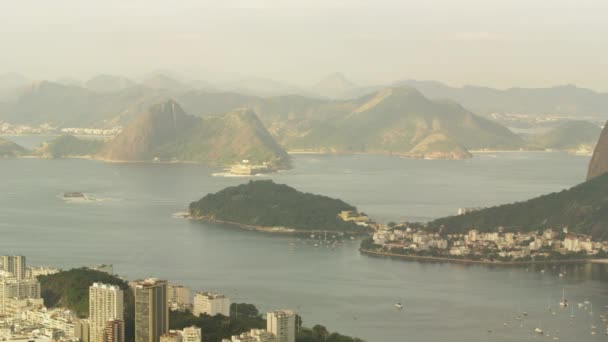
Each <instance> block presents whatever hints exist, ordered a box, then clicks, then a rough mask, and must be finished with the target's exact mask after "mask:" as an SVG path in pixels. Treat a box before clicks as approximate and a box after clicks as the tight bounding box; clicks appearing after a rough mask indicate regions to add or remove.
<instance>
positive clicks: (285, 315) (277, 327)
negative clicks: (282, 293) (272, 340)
mask: <svg viewBox="0 0 608 342" xmlns="http://www.w3.org/2000/svg"><path fill="white" fill-rule="evenodd" d="M266 330H268V331H269V332H271V333H273V334H274V335H275V336H276V339H277V340H276V342H295V340H296V313H295V312H293V311H292V310H275V311H272V312H269V313H267V314H266Z"/></svg>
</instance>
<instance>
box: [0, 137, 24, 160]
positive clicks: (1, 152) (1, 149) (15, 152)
mask: <svg viewBox="0 0 608 342" xmlns="http://www.w3.org/2000/svg"><path fill="white" fill-rule="evenodd" d="M26 152H27V150H26V149H25V148H23V147H21V146H19V145H17V144H15V143H14V142H12V141H8V140H6V139H2V138H0V158H7V157H18V156H21V155H23V154H24V153H26Z"/></svg>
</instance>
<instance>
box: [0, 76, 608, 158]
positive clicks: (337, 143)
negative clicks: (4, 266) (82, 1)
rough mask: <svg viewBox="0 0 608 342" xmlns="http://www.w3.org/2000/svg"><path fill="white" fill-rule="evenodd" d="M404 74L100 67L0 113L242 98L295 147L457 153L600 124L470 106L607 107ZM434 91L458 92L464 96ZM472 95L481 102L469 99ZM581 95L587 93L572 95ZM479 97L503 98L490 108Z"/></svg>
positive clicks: (541, 143) (29, 116) (78, 119)
mask: <svg viewBox="0 0 608 342" xmlns="http://www.w3.org/2000/svg"><path fill="white" fill-rule="evenodd" d="M12 78H13V79H15V81H12V82H13V83H10V82H8V80H9V79H10V77H9V78H7V81H5V83H6V84H9V83H10V84H22V83H23V79H21V81H19V78H18V77H14V76H13V77H12ZM15 82H16V83H15ZM20 82H21V83H20ZM403 83H406V84H412V85H413V86H414V87H416V89H414V88H412V87H411V86H405V85H400V86H392V87H382V88H381V87H360V86H358V85H357V84H355V83H353V82H351V81H350V80H348V79H347V78H346V77H345V76H344V75H342V74H339V73H336V74H332V75H329V76H328V77H327V78H325V79H323V80H321V81H320V82H318V83H317V84H315V85H313V86H311V87H309V88H308V89H306V90H303V89H302V88H298V87H292V88H290V90H289V91H292V92H294V93H298V92H299V93H306V94H308V96H303V95H281V96H270V94H276V93H281V92H283V91H282V90H280V89H283V90H285V89H287V88H289V87H287V88H285V87H284V84H281V83H280V82H274V81H270V80H265V79H250V80H247V81H246V82H243V83H240V85H237V84H234V85H233V86H234V89H239V90H240V91H241V92H243V93H237V92H226V91H218V90H215V89H213V87H212V86H211V85H209V84H207V83H205V82H203V81H197V82H195V81H192V82H185V81H181V80H178V79H176V78H174V77H171V76H168V75H166V74H162V73H155V74H151V75H148V76H146V77H144V78H142V79H140V80H139V81H137V82H136V81H132V80H130V79H127V78H124V77H119V76H111V75H99V76H96V77H93V78H91V79H90V80H88V81H87V82H85V83H84V86H75V85H65V84H60V83H56V82H50V81H42V82H35V83H33V84H31V85H29V86H28V87H26V88H25V89H24V90H20V92H19V94H20V95H19V96H18V97H16V98H13V99H12V100H6V99H5V100H2V98H1V97H0V121H6V122H10V123H17V124H28V125H40V124H43V123H49V124H52V125H55V126H59V127H113V126H117V125H120V126H126V125H129V124H130V123H131V122H132V121H133V120H134V119H135V117H136V116H137V115H138V114H139V113H142V112H144V111H146V110H147V109H148V108H149V107H150V106H151V105H153V104H155V103H158V102H162V101H166V100H168V99H175V100H176V101H177V102H178V103H179V104H180V105H181V106H182V107H183V108H184V111H185V112H188V113H191V114H192V115H195V116H198V117H212V116H218V115H222V114H223V113H226V112H230V111H233V110H235V109H238V108H249V109H252V110H253V111H254V112H255V113H256V114H257V116H259V119H260V120H261V121H262V122H263V124H264V125H265V126H266V128H267V129H268V131H269V132H270V133H271V135H272V136H273V137H274V138H275V139H276V141H278V142H279V143H280V144H282V145H283V146H285V147H286V148H288V149H291V150H306V151H316V152H336V153H385V154H396V155H403V156H411V157H425V158H452V159H459V158H467V157H470V153H469V150H472V149H490V150H494V149H508V150H513V149H520V148H532V149H546V148H552V149H576V148H577V146H578V147H580V146H579V145H585V146H586V145H587V144H589V143H590V142H592V141H593V140H594V137H595V134H597V130H598V128H597V127H595V126H593V125H590V124H584V123H580V122H579V123H576V124H575V123H569V124H565V125H564V126H559V127H557V128H555V130H553V131H551V132H548V133H546V134H537V135H534V136H528V137H527V139H526V140H524V139H522V138H521V137H520V136H518V135H515V134H513V133H512V132H510V131H509V130H508V129H506V128H505V127H504V126H503V125H500V124H497V123H495V122H492V121H488V120H487V119H484V118H482V117H480V116H478V115H475V114H474V112H475V111H473V112H471V111H470V109H471V108H477V109H479V110H480V112H486V113H487V112H491V111H492V110H493V109H497V110H507V111H509V110H514V111H517V110H520V109H517V108H515V107H510V105H507V104H509V103H511V101H514V102H516V103H517V105H518V106H521V109H523V108H527V109H529V110H530V111H531V112H535V113H536V110H537V109H538V110H539V111H538V112H542V110H540V109H539V108H548V109H547V110H548V111H555V112H557V113H562V112H563V113H566V112H567V113H570V114H572V115H574V116H576V115H579V114H580V115H583V114H584V115H587V114H589V115H601V113H600V109H598V108H603V107H601V104H602V99H603V98H604V95H605V94H600V93H595V92H592V91H589V90H584V89H579V88H575V87H570V86H567V87H556V88H547V89H512V90H508V91H499V90H495V89H490V88H481V87H463V88H453V87H448V86H444V85H442V84H440V83H436V82H418V81H406V82H403ZM0 84H2V80H1V78H0ZM201 88H204V89H201ZM246 88H247V89H254V88H255V89H258V90H260V92H257V91H256V92H254V91H251V92H250V91H248V90H246ZM420 89H422V90H421V91H420ZM244 93H249V94H244ZM253 93H257V94H259V93H265V94H267V95H269V96H267V97H260V96H255V95H252V94H253ZM424 93H426V95H427V96H424ZM361 94H364V95H361ZM328 97H329V98H341V99H339V100H338V99H329V98H328ZM351 97H354V98H351ZM429 97H438V98H439V97H445V98H452V99H454V98H458V99H461V100H462V101H464V103H468V105H464V106H461V105H460V104H458V103H457V102H455V101H453V100H447V99H436V100H433V99H430V98H429ZM348 98H351V99H348ZM475 99H477V101H478V103H477V104H475V103H473V102H474V101H473V100H475ZM577 101H582V102H581V103H580V104H577V105H567V104H566V103H575V102H576V103H578V102H577ZM483 103H486V104H488V105H492V106H497V107H495V108H494V107H493V109H492V110H490V109H488V108H489V107H484V106H485V105H484V104H483ZM480 104H481V105H480ZM528 105H529V106H528ZM500 106H502V107H501V108H502V109H500V108H498V107H500ZM482 107H484V108H485V109H483V108H482ZM535 108H536V109H535ZM606 108H608V106H607V107H606ZM588 147H589V148H592V145H590V146H588Z"/></svg>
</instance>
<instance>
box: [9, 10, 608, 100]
mask: <svg viewBox="0 0 608 342" xmlns="http://www.w3.org/2000/svg"><path fill="white" fill-rule="evenodd" d="M607 18H608V1H607V0H570V1H565V0H504V1H503V0H417V1H409V0H369V1H360V0H306V1H290V0H273V1H271V0H234V1H233V0H218V1H202V0H198V1H193V0H174V1H160V0H146V1H128V0H103V1H102V0H99V1H92V0H52V1H46V0H38V1H33V0H18V1H8V0H7V1H1V2H0V44H1V45H0V46H1V48H0V73H2V72H8V71H17V72H20V73H23V74H25V75H26V76H28V77H31V78H37V79H39V78H51V79H53V78H59V77H65V76H71V77H75V78H87V77H89V76H92V75H94V74H97V73H112V74H123V75H127V76H131V77H133V76H137V75H141V74H143V73H146V72H149V71H151V70H154V69H159V68H164V69H172V70H175V71H178V72H181V73H184V74H186V75H188V76H190V77H192V78H201V77H212V76H213V77H216V76H217V75H218V74H224V73H226V74H232V75H235V74H236V75H250V76H260V77H267V78H273V79H277V80H281V81H287V82H290V83H293V84H302V85H305V84H310V83H314V82H315V81H317V80H318V79H320V78H321V77H323V76H325V75H326V74H328V73H331V72H335V71H340V72H343V73H345V74H346V75H347V76H348V77H350V78H351V79H352V80H354V81H355V82H358V83H362V84H370V83H385V82H390V81H395V80H398V79H406V78H414V79H433V80H440V81H444V82H446V83H449V84H453V85H462V84H478V85H489V86H496V87H509V86H545V85H554V84H564V83H573V84H577V85H580V86H585V87H590V88H594V89H598V90H603V91H608V19H607Z"/></svg>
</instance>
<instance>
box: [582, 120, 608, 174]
mask: <svg viewBox="0 0 608 342" xmlns="http://www.w3.org/2000/svg"><path fill="white" fill-rule="evenodd" d="M606 172H608V123H606V125H604V130H603V131H602V134H601V136H600V139H599V141H598V142H597V145H596V146H595V151H594V152H593V157H592V158H591V163H590V164H589V172H588V174H587V179H588V180H590V179H593V178H595V177H599V176H600V175H603V174H604V173H606Z"/></svg>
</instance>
